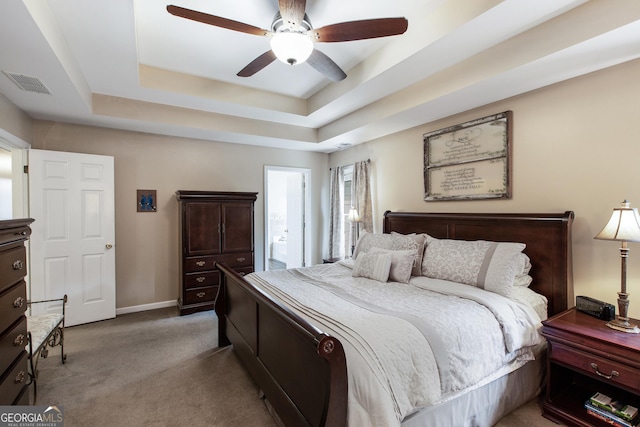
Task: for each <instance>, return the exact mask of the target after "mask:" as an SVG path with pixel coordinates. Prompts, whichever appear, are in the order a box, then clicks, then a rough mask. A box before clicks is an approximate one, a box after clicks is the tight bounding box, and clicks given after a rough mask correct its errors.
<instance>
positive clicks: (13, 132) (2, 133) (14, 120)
mask: <svg viewBox="0 0 640 427" xmlns="http://www.w3.org/2000/svg"><path fill="white" fill-rule="evenodd" d="M0 138H4V139H6V140H7V142H8V143H10V144H11V146H13V147H20V148H28V145H29V144H31V142H32V140H33V120H32V119H31V117H29V116H28V115H27V114H25V112H24V111H22V110H21V109H19V108H18V107H16V106H15V104H13V103H12V102H11V101H9V100H8V99H7V98H6V97H5V96H3V95H1V94H0Z"/></svg>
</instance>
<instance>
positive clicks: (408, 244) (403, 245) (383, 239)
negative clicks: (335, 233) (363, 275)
mask: <svg viewBox="0 0 640 427" xmlns="http://www.w3.org/2000/svg"><path fill="white" fill-rule="evenodd" d="M424 241H425V235H424V234H414V235H405V234H399V233H391V234H388V233H382V234H379V233H367V232H363V233H362V235H361V236H360V238H359V239H358V243H357V244H356V248H355V250H354V251H353V257H354V258H356V259H357V258H358V256H359V255H360V254H362V253H367V252H369V251H370V250H371V248H380V249H387V250H391V251H401V250H415V251H416V255H415V264H414V267H415V269H414V270H413V273H417V274H414V276H419V275H420V271H419V270H420V269H419V266H420V263H421V262H422V253H423V251H424Z"/></svg>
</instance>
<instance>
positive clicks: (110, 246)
mask: <svg viewBox="0 0 640 427" xmlns="http://www.w3.org/2000/svg"><path fill="white" fill-rule="evenodd" d="M104 246H105V247H106V248H107V249H111V248H112V247H113V245H112V244H111V243H107V244H106V245H104Z"/></svg>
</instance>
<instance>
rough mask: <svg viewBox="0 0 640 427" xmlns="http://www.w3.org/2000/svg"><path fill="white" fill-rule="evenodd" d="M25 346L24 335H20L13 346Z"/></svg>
mask: <svg viewBox="0 0 640 427" xmlns="http://www.w3.org/2000/svg"><path fill="white" fill-rule="evenodd" d="M23 344H24V334H18V336H17V337H16V339H15V340H13V345H14V346H16V347H18V346H21V345H23Z"/></svg>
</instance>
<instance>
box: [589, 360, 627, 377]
mask: <svg viewBox="0 0 640 427" xmlns="http://www.w3.org/2000/svg"><path fill="white" fill-rule="evenodd" d="M591 367H592V368H593V370H594V372H595V373H596V374H598V375H599V376H601V377H602V378H606V379H608V380H610V379H611V378H613V377H619V376H620V372H618V371H614V370H612V371H611V373H610V374H609V375H607V374H603V373H602V372H600V371H599V370H598V364H597V363H593V362H592V363H591Z"/></svg>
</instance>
